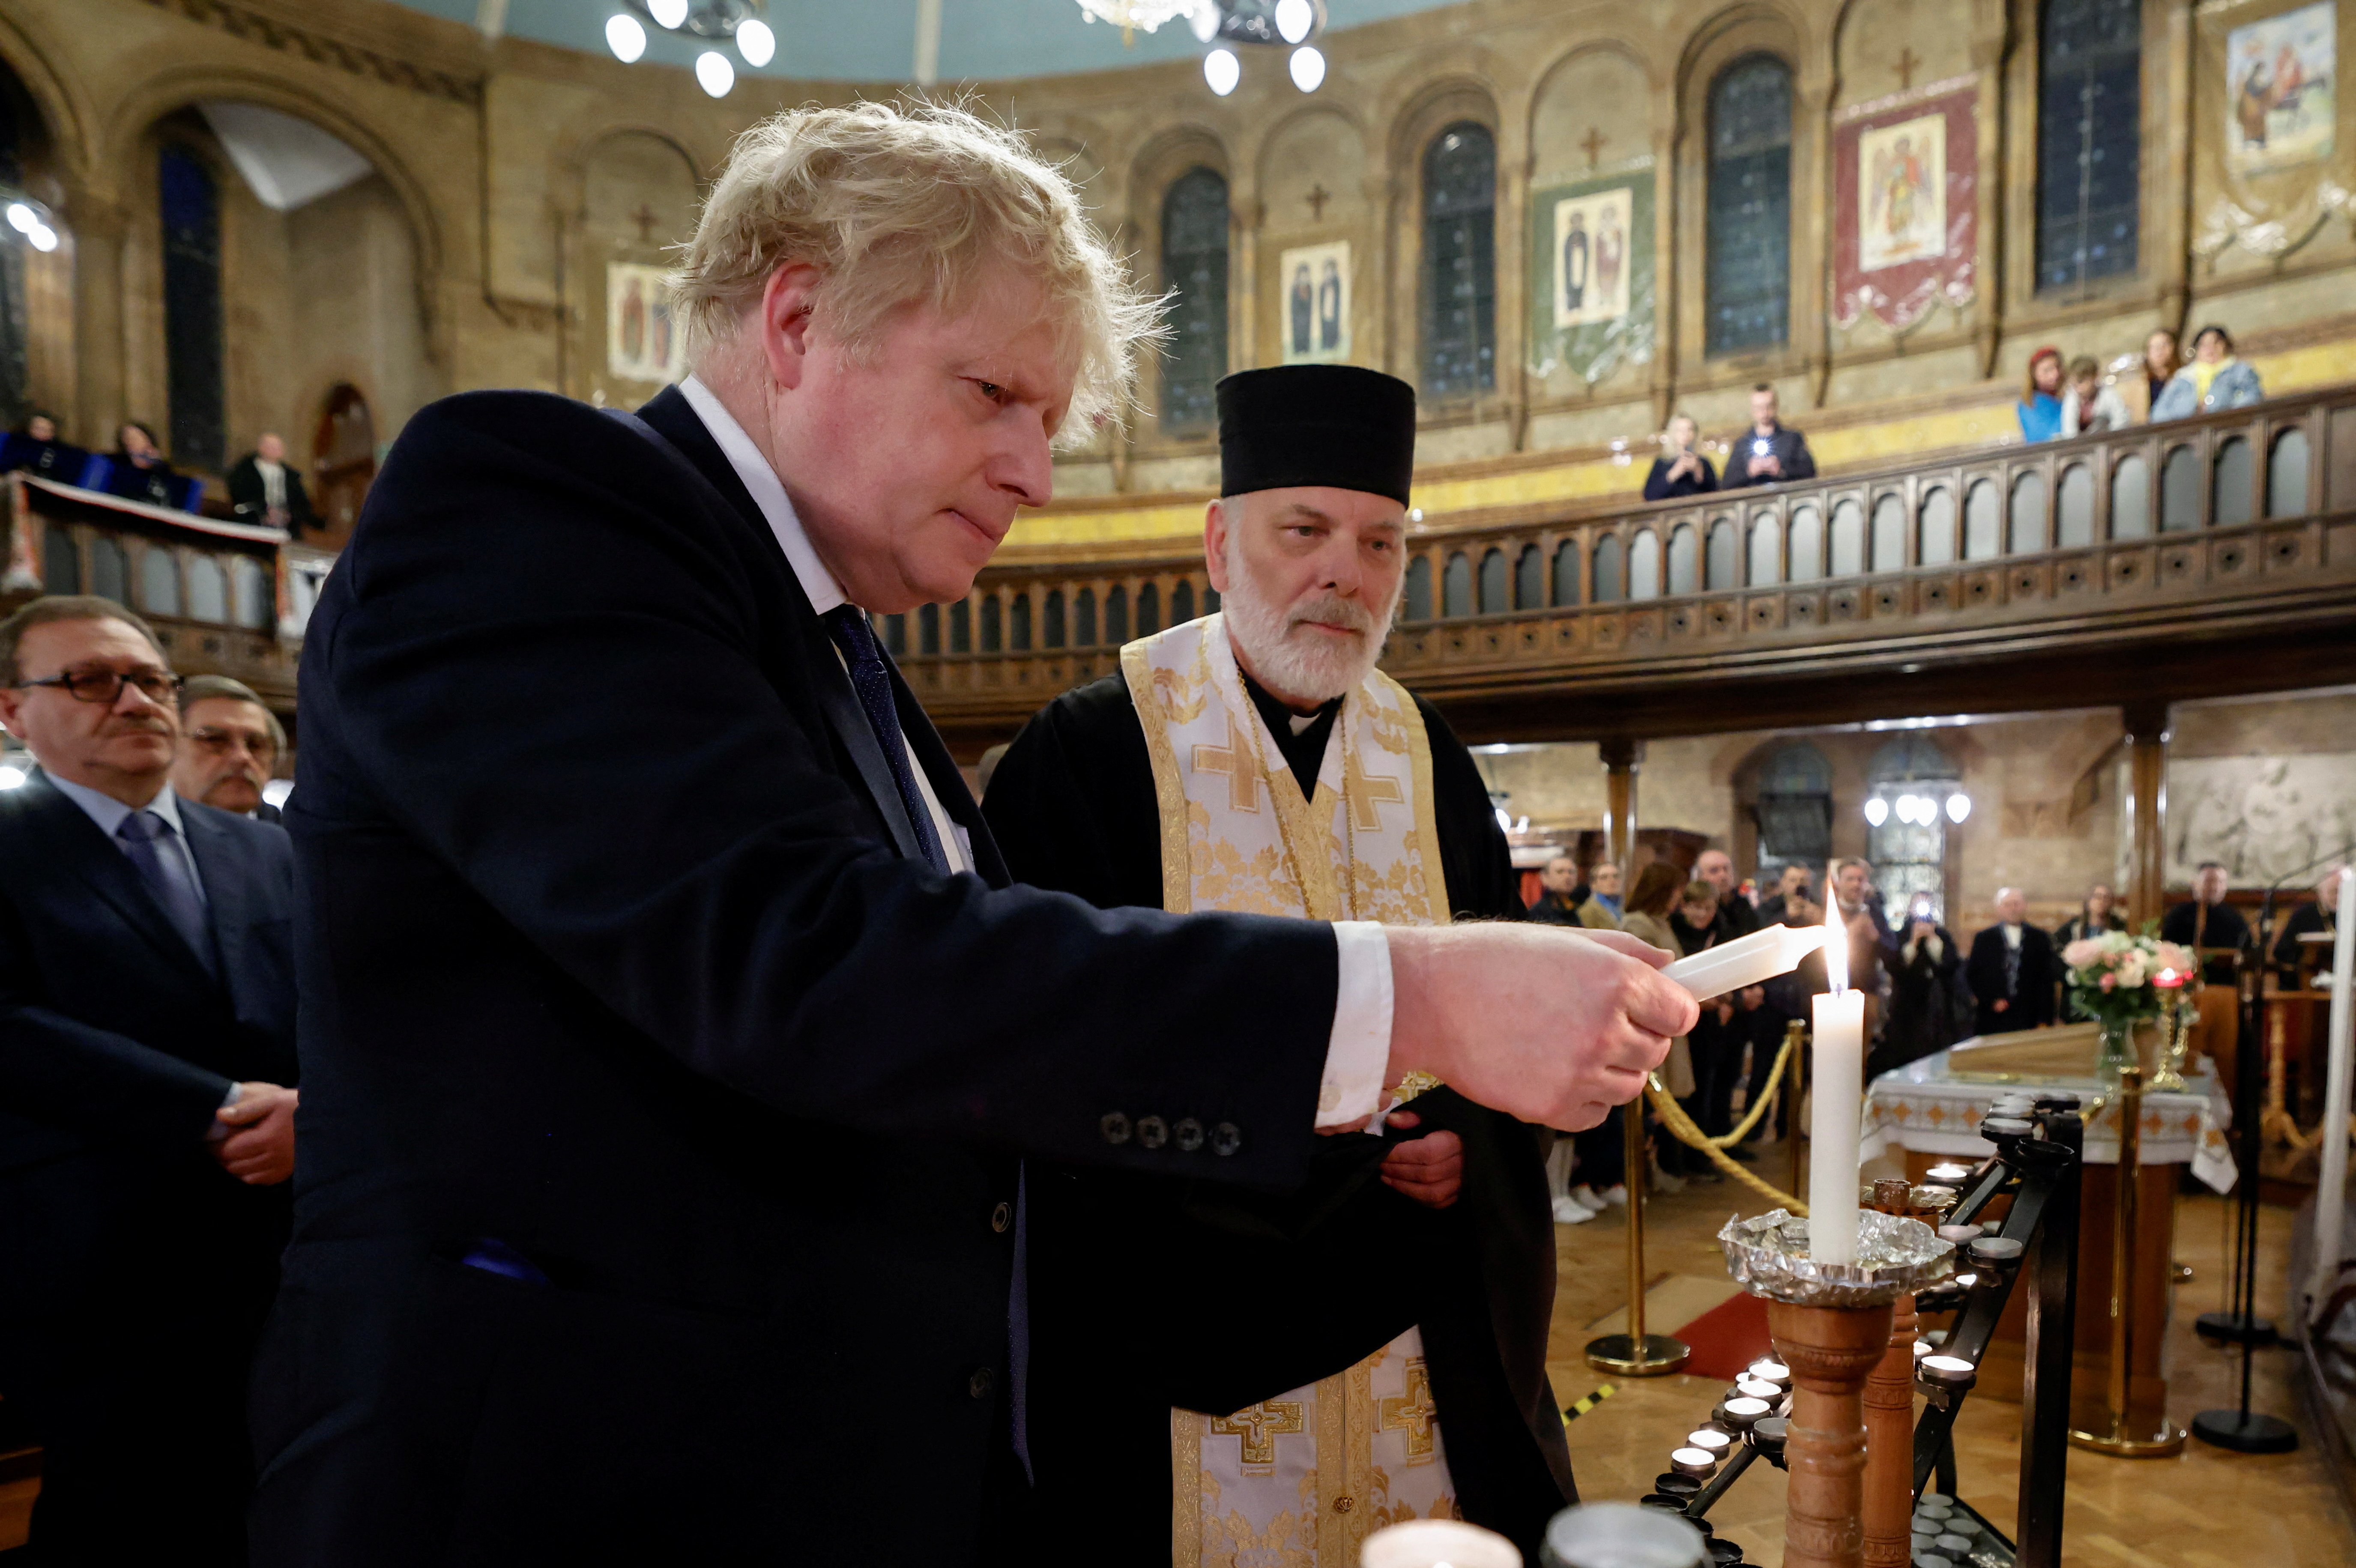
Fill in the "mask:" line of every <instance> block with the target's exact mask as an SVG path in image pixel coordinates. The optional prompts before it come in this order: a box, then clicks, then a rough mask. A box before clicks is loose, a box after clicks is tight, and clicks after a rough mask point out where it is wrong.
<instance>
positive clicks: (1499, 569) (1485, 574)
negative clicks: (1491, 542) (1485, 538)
mask: <svg viewBox="0 0 2356 1568" xmlns="http://www.w3.org/2000/svg"><path fill="white" fill-rule="evenodd" d="M1507 608H1508V606H1507V604H1506V603H1505V551H1504V550H1502V549H1492V550H1490V551H1489V553H1488V554H1486V555H1484V556H1483V557H1482V558H1481V613H1483V615H1495V614H1499V613H1503V612H1504V611H1505V610H1506V609H1507Z"/></svg>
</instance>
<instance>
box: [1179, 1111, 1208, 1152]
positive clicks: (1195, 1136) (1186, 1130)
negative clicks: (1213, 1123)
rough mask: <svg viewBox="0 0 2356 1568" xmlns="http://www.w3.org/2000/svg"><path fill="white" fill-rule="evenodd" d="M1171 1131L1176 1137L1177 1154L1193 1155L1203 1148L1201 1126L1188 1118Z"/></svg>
mask: <svg viewBox="0 0 2356 1568" xmlns="http://www.w3.org/2000/svg"><path fill="white" fill-rule="evenodd" d="M1171 1131H1173V1132H1174V1133H1176V1134H1177V1135H1178V1152H1179V1153H1180V1154H1193V1153H1194V1151H1195V1150H1196V1149H1198V1148H1201V1147H1203V1124H1202V1123H1200V1122H1198V1121H1196V1120H1195V1119H1194V1117H1192V1116H1188V1117H1187V1118H1186V1119H1185V1120H1183V1121H1182V1122H1180V1123H1179V1124H1178V1125H1176V1126H1175V1127H1173V1128H1172V1129H1171Z"/></svg>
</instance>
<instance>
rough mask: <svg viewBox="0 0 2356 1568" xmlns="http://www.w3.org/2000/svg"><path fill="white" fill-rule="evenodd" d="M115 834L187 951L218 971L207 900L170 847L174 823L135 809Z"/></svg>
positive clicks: (185, 862) (153, 813)
mask: <svg viewBox="0 0 2356 1568" xmlns="http://www.w3.org/2000/svg"><path fill="white" fill-rule="evenodd" d="M114 836H115V837H117V838H120V839H122V840H123V848H124V849H125V850H127V851H128V852H129V853H130V856H131V863H132V864H133V865H134V866H135V867H137V868H138V869H139V880H141V881H144V882H145V883H146V884H147V891H149V892H150V893H152V894H154V895H155V902H156V903H157V904H158V905H159V906H161V908H162V909H163V911H164V918H165V919H166V920H168V921H170V922H171V923H172V929H173V930H175V931H177V932H178V933H180V937H181V940H183V941H185V942H186V943H187V944H188V951H189V952H191V953H193V954H195V955H197V961H198V963H200V964H202V965H204V966H205V969H206V972H207V973H209V974H211V973H218V970H217V969H216V968H215V966H214V964H213V939H212V928H211V926H210V924H209V923H208V922H207V921H206V919H205V901H204V898H203V896H202V895H201V894H199V893H198V891H197V884H196V879H195V878H194V877H193V876H191V875H190V874H189V871H188V867H187V861H185V860H183V859H181V858H180V852H179V851H178V850H177V848H172V847H171V846H170V844H169V840H170V839H172V838H173V837H177V835H175V834H174V833H173V831H172V825H171V824H170V823H168V822H166V821H165V820H164V818H163V817H162V816H158V815H157V814H156V813H155V812H152V811H134V812H133V813H132V814H131V815H130V816H126V817H124V818H123V823H122V826H120V827H117V828H115V830H114Z"/></svg>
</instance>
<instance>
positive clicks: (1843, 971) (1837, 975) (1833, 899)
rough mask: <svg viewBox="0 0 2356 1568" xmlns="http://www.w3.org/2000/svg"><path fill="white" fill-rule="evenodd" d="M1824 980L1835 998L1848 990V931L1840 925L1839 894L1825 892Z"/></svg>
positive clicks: (1828, 889) (1829, 889)
mask: <svg viewBox="0 0 2356 1568" xmlns="http://www.w3.org/2000/svg"><path fill="white" fill-rule="evenodd" d="M1825 979H1826V982H1827V983H1828V984H1829V985H1830V986H1831V987H1832V992H1833V995H1834V996H1836V997H1837V996H1839V995H1840V994H1841V993H1842V992H1843V991H1846V990H1847V989H1848V930H1847V927H1845V926H1844V925H1842V924H1841V918H1840V894H1839V893H1838V892H1837V891H1835V890H1834V889H1831V888H1826V890H1825Z"/></svg>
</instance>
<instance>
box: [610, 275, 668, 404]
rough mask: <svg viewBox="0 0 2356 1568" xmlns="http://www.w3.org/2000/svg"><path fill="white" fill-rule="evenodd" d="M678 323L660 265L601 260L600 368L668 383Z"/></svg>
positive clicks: (627, 376) (640, 378)
mask: <svg viewBox="0 0 2356 1568" xmlns="http://www.w3.org/2000/svg"><path fill="white" fill-rule="evenodd" d="M678 325H679V324H678V321H677V319H676V318H675V316H674V315H673V314H672V309H671V298H670V285H669V283H668V282H666V281H665V276H664V269H662V268H660V267H648V266H642V265H640V264H638V263H637V262H632V261H608V262H606V263H605V369H606V372H607V374H609V375H613V376H617V377H620V378H622V379H625V380H631V381H661V382H667V381H674V380H677V379H679V376H680V346H679V330H678Z"/></svg>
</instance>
